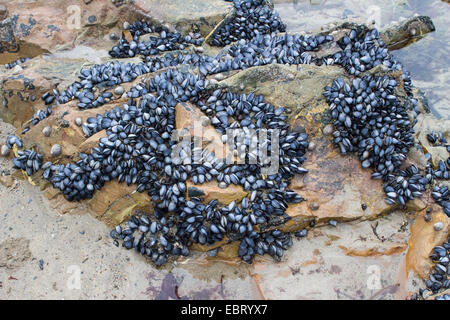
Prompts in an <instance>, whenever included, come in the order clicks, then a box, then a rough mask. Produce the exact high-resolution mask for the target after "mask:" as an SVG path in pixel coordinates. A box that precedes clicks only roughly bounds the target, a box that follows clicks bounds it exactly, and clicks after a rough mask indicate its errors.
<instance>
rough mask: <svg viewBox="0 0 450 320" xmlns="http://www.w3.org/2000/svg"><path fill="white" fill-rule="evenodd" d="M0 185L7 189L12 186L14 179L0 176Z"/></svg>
mask: <svg viewBox="0 0 450 320" xmlns="http://www.w3.org/2000/svg"><path fill="white" fill-rule="evenodd" d="M0 183H1V184H2V185H4V186H5V187H7V188H11V187H12V186H13V185H14V178H13V177H12V176H0Z"/></svg>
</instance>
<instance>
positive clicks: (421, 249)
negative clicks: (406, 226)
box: [406, 205, 450, 278]
mask: <svg viewBox="0 0 450 320" xmlns="http://www.w3.org/2000/svg"><path fill="white" fill-rule="evenodd" d="M424 214H425V210H423V211H422V212H420V214H418V215H417V218H416V220H415V221H414V224H413V225H412V227H411V237H410V238H409V241H408V246H409V247H408V251H407V253H406V273H407V274H408V273H409V272H410V271H415V272H416V273H417V274H418V275H419V276H420V277H422V278H426V277H427V276H428V273H429V272H430V269H431V267H432V265H433V264H432V262H431V260H430V258H429V256H430V254H431V253H432V251H433V248H434V247H435V246H438V245H442V243H444V242H445V241H447V239H448V237H449V236H450V219H449V218H448V217H447V216H446V215H445V214H444V213H443V211H442V208H441V207H439V206H437V205H436V206H434V208H433V212H432V214H430V216H431V220H430V221H429V222H426V221H425V219H424ZM436 222H442V223H443V224H444V228H443V229H442V230H441V231H435V230H434V227H433V226H434V224H435V223H436Z"/></svg>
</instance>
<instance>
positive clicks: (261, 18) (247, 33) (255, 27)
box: [211, 0, 286, 47]
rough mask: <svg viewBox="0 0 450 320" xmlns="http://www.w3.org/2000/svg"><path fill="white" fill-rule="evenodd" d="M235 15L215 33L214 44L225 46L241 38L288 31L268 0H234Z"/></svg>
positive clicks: (212, 40)
mask: <svg viewBox="0 0 450 320" xmlns="http://www.w3.org/2000/svg"><path fill="white" fill-rule="evenodd" d="M233 5H234V9H235V11H234V16H233V18H232V19H230V21H228V22H227V23H226V24H225V25H223V26H222V27H220V29H219V30H218V31H217V32H216V33H215V34H214V35H213V38H212V39H211V44H212V45H213V46H219V47H222V46H225V45H228V44H230V43H232V42H235V41H238V40H241V39H246V40H249V39H253V38H254V37H256V36H259V35H264V34H272V33H279V32H284V31H286V25H285V24H284V23H283V22H282V21H281V18H280V16H279V15H278V13H277V12H276V11H273V10H272V8H270V7H269V5H268V3H267V1H266V0H244V1H243V0H234V1H233Z"/></svg>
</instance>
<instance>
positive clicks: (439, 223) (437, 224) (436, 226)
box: [433, 222, 444, 231]
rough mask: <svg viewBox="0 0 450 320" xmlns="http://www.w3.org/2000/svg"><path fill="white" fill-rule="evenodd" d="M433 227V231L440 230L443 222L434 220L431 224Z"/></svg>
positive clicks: (442, 227)
mask: <svg viewBox="0 0 450 320" xmlns="http://www.w3.org/2000/svg"><path fill="white" fill-rule="evenodd" d="M433 228H434V231H441V230H443V229H444V223H442V222H436V223H435V224H434V225H433Z"/></svg>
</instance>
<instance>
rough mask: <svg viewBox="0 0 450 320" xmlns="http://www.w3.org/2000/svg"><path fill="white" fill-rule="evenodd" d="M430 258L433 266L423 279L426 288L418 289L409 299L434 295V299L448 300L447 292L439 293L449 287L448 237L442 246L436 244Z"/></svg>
mask: <svg viewBox="0 0 450 320" xmlns="http://www.w3.org/2000/svg"><path fill="white" fill-rule="evenodd" d="M430 259H431V260H432V262H433V264H434V266H433V269H432V271H431V273H430V275H429V277H428V279H427V280H426V281H425V285H426V289H420V290H419V294H417V293H414V294H413V295H412V296H411V299H412V300H417V299H420V298H428V297H429V296H430V295H435V296H434V299H435V300H450V295H449V294H448V293H446V294H442V293H441V292H443V291H445V290H448V289H450V239H448V241H447V242H444V243H443V244H442V246H436V247H435V248H434V249H433V252H432V254H431V255H430Z"/></svg>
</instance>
